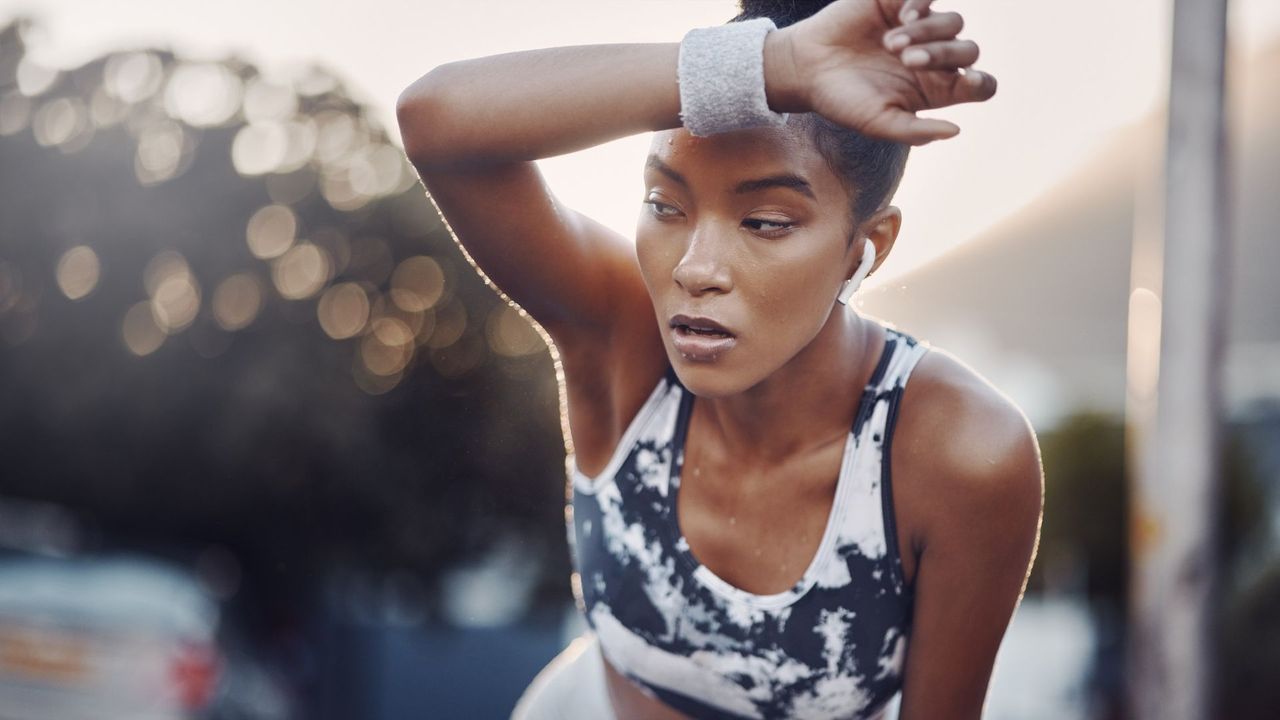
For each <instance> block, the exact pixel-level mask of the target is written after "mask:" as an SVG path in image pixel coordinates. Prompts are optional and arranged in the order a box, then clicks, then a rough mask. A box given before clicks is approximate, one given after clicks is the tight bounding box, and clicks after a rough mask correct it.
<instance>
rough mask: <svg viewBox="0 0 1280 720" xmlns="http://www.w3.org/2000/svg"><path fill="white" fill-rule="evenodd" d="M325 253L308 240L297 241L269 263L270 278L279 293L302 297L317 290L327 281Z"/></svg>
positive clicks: (287, 296) (327, 255)
mask: <svg viewBox="0 0 1280 720" xmlns="http://www.w3.org/2000/svg"><path fill="white" fill-rule="evenodd" d="M331 268H332V264H331V263H330V262H329V254H328V253H327V252H325V251H324V249H323V248H321V247H319V246H317V245H315V244H314V243H311V242H305V241H304V242H300V243H298V244H297V245H294V246H293V247H292V248H290V249H289V250H288V251H287V252H285V254H284V255H281V256H280V257H278V258H276V259H275V261H273V262H272V264H271V280H272V281H273V282H274V283H275V286H276V290H277V291H278V292H279V293H280V296H281V297H283V298H285V299H288V300H302V299H304V298H309V297H311V296H312V295H315V294H316V293H317V292H319V291H320V288H322V287H324V284H325V283H327V282H328V281H329V277H330V271H331Z"/></svg>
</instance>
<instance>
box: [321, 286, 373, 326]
mask: <svg viewBox="0 0 1280 720" xmlns="http://www.w3.org/2000/svg"><path fill="white" fill-rule="evenodd" d="M316 314H317V316H318V318H319V320H320V327H321V329H323V330H324V332H325V334H326V335H328V336H329V337H331V338H333V339H334V340H345V339H346V338H349V337H354V336H355V335H358V334H359V333H360V332H361V331H362V330H364V327H365V324H366V323H368V321H369V296H368V294H367V293H366V292H365V290H364V288H362V287H361V286H360V285H359V284H358V283H354V282H344V283H339V284H337V285H334V286H333V287H331V288H329V289H328V290H325V292H324V294H323V295H321V296H320V302H319V303H318V304H317V305H316Z"/></svg>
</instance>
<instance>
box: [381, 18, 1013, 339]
mask: <svg viewBox="0 0 1280 720" xmlns="http://www.w3.org/2000/svg"><path fill="white" fill-rule="evenodd" d="M930 2H931V0H907V2H906V3H905V5H904V3H903V2H902V0H836V2H834V3H832V4H831V5H829V6H827V7H826V8H824V9H823V10H822V11H821V12H819V13H818V14H816V15H814V16H812V17H810V18H808V19H806V20H803V21H801V22H799V23H796V24H795V25H792V26H789V27H786V28H783V29H780V30H777V31H775V32H771V33H769V35H768V36H767V38H766V40H765V45H764V75H765V91H766V96H767V98H768V102H769V106H770V107H771V108H772V109H773V110H774V111H777V112H807V111H809V110H817V111H819V112H822V113H823V114H824V115H826V116H827V117H829V118H831V119H832V120H835V121H836V122H839V123H841V124H844V125H847V126H849V127H853V128H855V129H858V130H861V131H863V132H864V133H866V134H869V135H872V136H876V137H882V138H887V139H892V140H897V141H901V142H910V143H917V144H919V143H923V142H928V141H930V140H934V139H938V138H942V137H949V136H951V135H953V134H955V131H956V130H957V129H956V128H955V126H954V125H951V124H950V123H947V122H945V121H941V120H934V119H927V118H917V117H916V116H915V114H914V113H915V111H917V110H922V109H928V108H934V107H943V106H945V105H951V104H954V103H957V102H968V101H973V100H981V99H985V98H986V97H990V94H991V93H994V91H995V87H994V81H993V80H992V79H991V78H990V76H988V75H984V74H982V73H976V74H972V75H970V76H969V78H970V79H969V80H966V79H965V77H966V76H962V75H961V74H960V73H959V72H957V70H958V68H961V67H965V66H967V65H969V64H971V63H972V62H973V61H974V60H975V59H976V57H977V46H976V45H974V44H973V43H971V42H968V41H960V40H956V39H955V35H956V33H957V32H959V29H960V25H961V23H960V22H959V16H958V15H956V14H955V13H942V14H937V15H930V14H929V11H928V6H929V4H930ZM912 11H914V12H915V13H916V14H917V15H918V16H919V17H918V19H913V20H912V21H910V22H908V23H907V24H906V25H905V26H900V25H899V23H898V22H897V21H896V18H897V17H898V16H899V13H901V14H902V15H904V16H905V15H908V14H909V13H910V12H912ZM895 29H898V30H897V32H896V33H895V32H890V31H893V30H895ZM895 34H905V35H906V36H907V38H906V40H907V45H906V46H905V47H904V46H893V45H892V39H893V37H894V36H895ZM891 47H892V49H890V48H891ZM908 50H916V51H921V50H923V51H925V53H926V55H927V56H928V59H927V61H926V62H923V63H921V64H918V65H911V66H908V65H907V64H904V58H905V57H906V56H904V55H902V53H903V52H905V51H908ZM678 55H679V43H674V42H671V43H653V44H625V45H584V46H576V47H559V48H549V49H544V50H531V51H524V52H516V53H507V54H502V55H495V56H490V57H484V58H478V59H474V60H464V61H459V62H453V63H448V64H446V65H442V66H440V67H437V68H436V69H434V70H432V71H431V72H429V73H427V74H426V75H424V76H422V77H421V78H419V79H418V80H417V81H415V82H414V83H413V84H412V85H410V86H409V87H408V88H407V89H406V90H405V91H404V92H403V93H402V94H401V96H400V98H399V101H398V103H397V106H396V110H397V116H398V119H399V123H400V130H401V135H402V138H403V142H404V148H405V152H406V154H407V155H408V157H409V159H410V161H411V162H412V163H413V164H414V166H415V167H416V168H417V170H418V172H419V175H420V176H421V177H422V180H423V183H424V184H425V185H426V188H427V190H428V191H429V192H430V194H431V196H432V198H433V199H434V200H435V202H436V204H437V205H438V206H439V208H440V210H441V212H442V213H443V214H444V217H445V219H446V220H447V221H448V222H449V224H450V227H451V228H452V229H453V231H454V233H455V234H456V235H457V237H458V239H459V241H460V242H461V243H462V245H463V246H464V247H465V249H466V250H467V251H468V252H469V253H470V255H471V257H472V259H473V260H474V261H475V263H476V264H477V265H478V266H479V267H480V268H481V269H482V270H483V271H484V272H485V273H486V274H488V275H489V277H490V279H492V280H493V282H494V283H496V284H497V285H498V287H500V288H502V290H503V291H504V292H506V293H507V294H508V295H509V296H510V297H511V298H512V299H513V300H515V301H516V302H517V303H519V304H520V305H521V306H522V307H524V308H525V310H527V311H528V312H529V314H530V315H532V316H533V317H534V319H535V320H537V321H538V322H539V323H540V324H541V325H543V327H544V328H546V329H547V331H548V332H550V333H551V334H552V337H554V338H556V340H557V342H558V344H559V343H560V341H561V340H564V339H566V338H576V337H582V336H586V337H588V338H589V339H591V340H592V341H593V342H592V344H594V341H595V340H599V339H601V337H602V336H605V335H608V333H609V331H610V330H611V329H612V327H613V325H614V324H615V321H616V319H617V317H618V313H619V312H620V311H621V309H622V308H624V306H627V305H634V304H635V302H640V303H641V304H642V305H647V302H648V299H647V294H646V293H645V291H644V288H643V286H642V285H641V281H640V277H639V270H638V269H637V268H636V267H635V263H634V253H633V250H632V247H631V243H630V241H629V240H628V239H626V238H623V237H622V236H620V235H618V234H617V233H615V232H613V231H611V230H609V229H607V228H605V227H604V226H603V225H601V224H599V223H597V222H595V221H592V220H590V219H589V218H587V217H585V216H583V215H581V214H579V213H577V212H575V211H573V210H571V209H569V208H567V207H565V206H563V205H562V204H561V203H560V202H559V201H558V200H557V199H556V197H555V196H554V195H553V194H552V193H551V191H550V190H549V189H548V188H547V187H546V184H545V183H544V182H543V179H542V177H541V175H540V173H539V172H538V169H537V166H536V165H534V164H533V161H534V160H536V159H539V158H545V157H551V156H554V155H559V154H563V153H567V152H572V151H574V150H579V149H582V148H586V147H590V146H593V145H597V144H600V143H603V142H607V141H609V140H613V139H615V138H619V137H623V136H626V135H631V134H634V133H638V132H643V131H652V130H662V129H669V128H675V127H678V126H679V125H680V91H679V85H678V82H677V60H678ZM975 79H976V80H977V82H974V80H975ZM629 301H630V302H629ZM562 349H563V348H562Z"/></svg>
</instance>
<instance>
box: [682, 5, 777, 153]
mask: <svg viewBox="0 0 1280 720" xmlns="http://www.w3.org/2000/svg"><path fill="white" fill-rule="evenodd" d="M777 29H778V28H777V26H776V25H775V24H774V22H773V20H771V19H770V18H767V17H761V18H754V19H752V20H743V21H740V22H730V23H725V24H724V25H716V26H713V27H706V28H694V29H692V30H690V31H689V32H688V33H686V34H685V36H684V39H683V40H681V42H680V54H679V59H678V61H677V63H676V66H677V70H676V72H677V80H678V82H679V85H680V121H681V122H682V123H683V124H684V126H685V128H687V129H688V130H689V132H690V133H692V134H693V135H697V136H699V137H705V136H707V135H712V134H715V133H720V132H727V131H730V130H740V129H743V128H749V127H758V126H761V125H773V126H781V125H784V124H786V122H787V115H788V113H778V112H774V111H773V110H770V109H769V102H768V100H767V98H766V97H765V92H764V39H765V35H767V34H769V33H770V32H771V31H773V30H777Z"/></svg>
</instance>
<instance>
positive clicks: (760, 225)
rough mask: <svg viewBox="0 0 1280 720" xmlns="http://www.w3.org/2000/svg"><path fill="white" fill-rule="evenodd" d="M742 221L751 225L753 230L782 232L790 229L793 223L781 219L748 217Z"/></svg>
mask: <svg viewBox="0 0 1280 720" xmlns="http://www.w3.org/2000/svg"><path fill="white" fill-rule="evenodd" d="M742 222H744V223H746V224H748V225H750V226H751V228H752V229H753V230H760V231H762V232H766V233H777V232H782V231H784V230H788V229H790V228H791V226H792V224H793V223H789V222H782V221H780V220H765V219H764V218H747V219H746V220H743V221H742Z"/></svg>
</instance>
